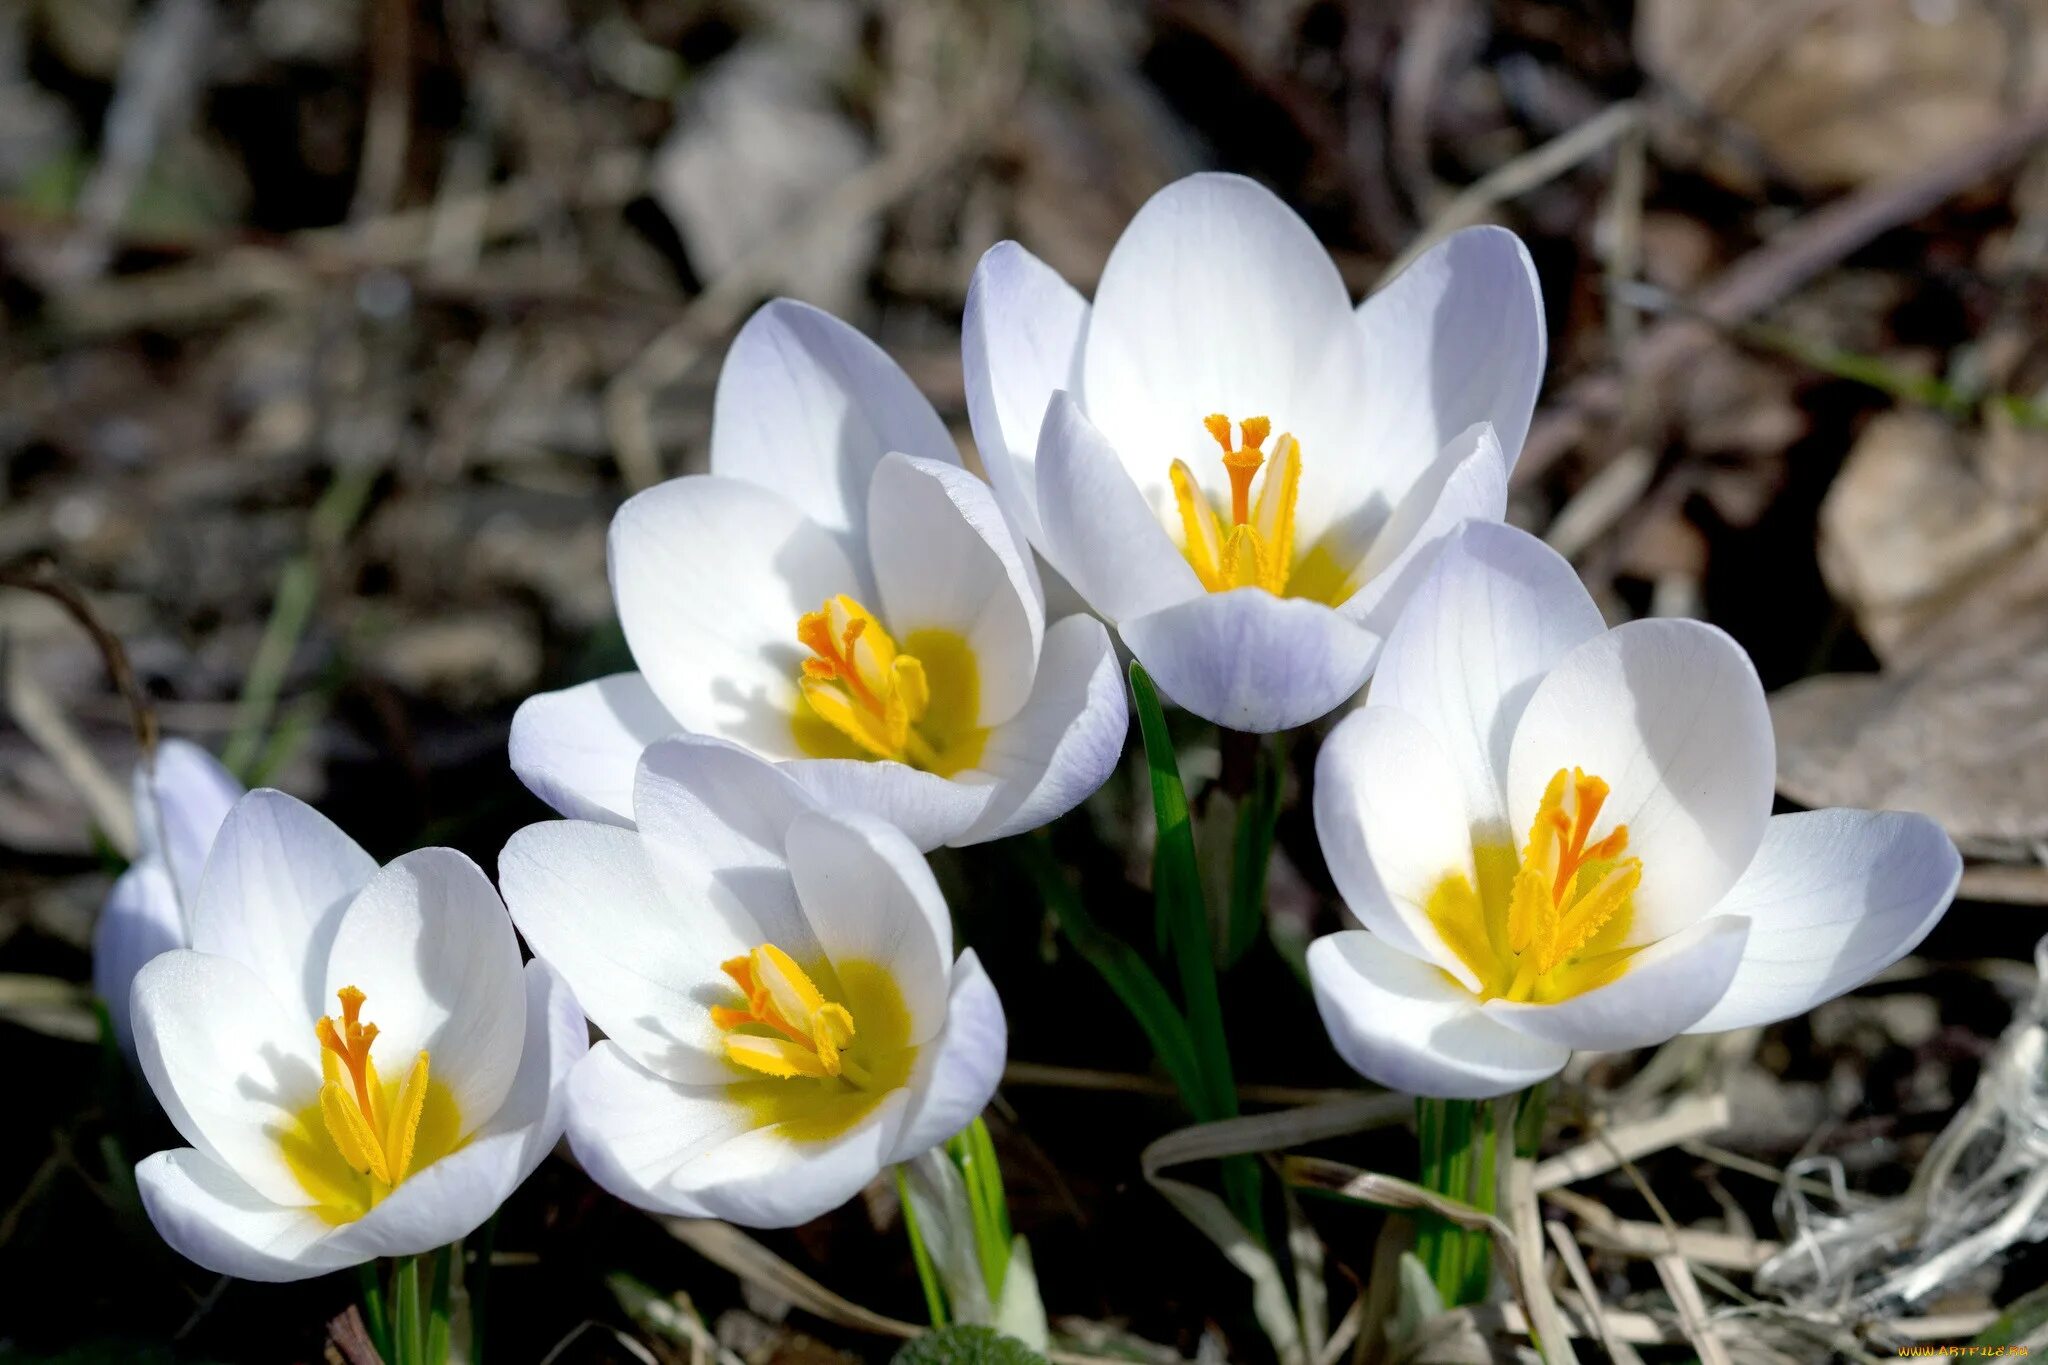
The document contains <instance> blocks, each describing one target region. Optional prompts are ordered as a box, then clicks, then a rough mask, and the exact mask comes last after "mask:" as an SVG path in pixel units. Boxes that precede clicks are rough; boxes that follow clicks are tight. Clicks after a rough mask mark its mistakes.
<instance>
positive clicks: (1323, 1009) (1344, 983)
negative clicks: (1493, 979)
mask: <svg viewBox="0 0 2048 1365" xmlns="http://www.w3.org/2000/svg"><path fill="white" fill-rule="evenodd" d="M1308 976H1309V984H1310V985H1311V986H1312V987H1313V988H1314V990H1315V996H1316V1009H1317V1011H1318V1012H1320V1013H1321V1014H1322V1016H1323V1027H1324V1028H1325V1029H1327V1030H1329V1034H1330V1043H1331V1045H1332V1046H1333V1047H1335V1048H1336V1049H1337V1055H1338V1056H1340V1057H1342V1058H1343V1059H1344V1060H1345V1061H1346V1062H1347V1063H1349V1064H1350V1066H1351V1068H1352V1070H1354V1071H1356V1072H1358V1073H1359V1074H1360V1075H1361V1076H1364V1077H1366V1078H1367V1079H1368V1080H1372V1081H1377V1082H1378V1083H1379V1084H1381V1085H1384V1086H1386V1087H1387V1088H1388V1089H1390V1090H1399V1091H1404V1092H1406V1093H1408V1094H1412V1095H1426V1096H1431V1097H1434V1098H1439V1099H1459V1100H1476V1099H1487V1098H1490V1097H1492V1096H1494V1095H1505V1094H1508V1093H1510V1092H1511V1091H1515V1090H1520V1089H1522V1088H1523V1087H1525V1086H1530V1085H1534V1084H1535V1083H1536V1082H1537V1081H1540V1080H1542V1079H1543V1078H1544V1077H1546V1076H1550V1075H1554V1074H1555V1073H1556V1072H1557V1071H1558V1069H1559V1068H1561V1067H1563V1066H1564V1064H1565V1062H1566V1060H1567V1059H1569V1058H1570V1056H1571V1052H1570V1050H1569V1049H1567V1048H1564V1047H1560V1046H1558V1045H1556V1044H1554V1043H1545V1042H1541V1041H1539V1040H1537V1039H1534V1038H1528V1037H1524V1036H1523V1035H1522V1034H1519V1033H1517V1032H1515V1031H1514V1030H1513V1029H1510V1028H1504V1027H1502V1026H1501V1025H1500V1024H1497V1023H1495V1022H1494V1021H1493V1020H1491V1019H1489V1018H1487V1017H1486V1015H1485V1013H1484V1012H1483V1011H1481V1010H1480V1008H1479V1007H1478V1005H1477V1004H1475V1003H1474V1001H1473V998H1472V997H1471V996H1470V995H1469V994H1467V993H1466V992H1465V991H1463V990H1461V989H1460V988H1459V987H1458V985H1457V984H1456V983H1455V982H1453V981H1451V980H1450V979H1449V978H1447V977H1446V976H1445V975H1444V974H1443V973H1442V972H1441V971H1439V970H1438V969H1437V968H1436V967H1435V966H1433V965H1431V964H1430V963H1427V962H1424V961H1422V960H1420V959H1419V958H1414V957H1410V956H1408V955H1407V954H1406V953H1403V952H1400V951H1399V950H1397V949H1395V948H1393V947H1391V946H1389V945H1388V944H1387V943H1385V942H1384V941H1382V940H1381V939H1380V938H1379V937H1378V936H1377V935H1374V934H1372V933H1369V932H1368V931H1366V930H1364V929H1351V930H1346V931H1345V932H1343V933H1340V934H1331V935H1329V936H1327V937H1325V938H1319V939H1317V940H1316V941H1315V942H1314V943H1311V944H1309V946H1308Z"/></svg>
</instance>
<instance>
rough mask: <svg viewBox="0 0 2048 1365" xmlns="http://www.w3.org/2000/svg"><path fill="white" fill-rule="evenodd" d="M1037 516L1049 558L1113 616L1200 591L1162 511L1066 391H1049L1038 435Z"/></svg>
mask: <svg viewBox="0 0 2048 1365" xmlns="http://www.w3.org/2000/svg"><path fill="white" fill-rule="evenodd" d="M1038 517H1039V522H1040V524H1041V525H1042V526H1043V527H1044V532H1045V554H1046V558H1047V559H1049V560H1051V561H1052V565H1053V567H1054V568H1055V569H1057V570H1058V571H1059V572H1060V574H1061V575H1062V576H1064V577H1065V578H1066V580H1067V581H1068V582H1069V583H1071V584H1072V585H1073V587H1074V590H1075V591H1076V592H1078V593H1080V594H1081V596H1082V597H1083V598H1085V599H1086V600H1087V603H1088V605H1089V606H1091V607H1093V608H1094V609H1095V610H1096V611H1097V612H1099V613H1100V614H1101V615H1103V616H1105V617H1107V618H1108V619H1109V620H1110V621H1112V622H1119V621H1125V620H1129V619H1131V618H1134V617H1139V616H1144V615H1146V614H1148V613H1150V612H1155V611H1159V610H1161V609H1162V608H1165V607H1170V606H1172V605H1173V604H1174V603H1176V602H1184V601H1186V600H1188V599H1189V598H1192V597H1198V596H1200V595H1201V594H1202V582H1201V580H1200V579H1199V578H1197V577H1195V571H1194V569H1193V568H1192V567H1190V566H1189V564H1188V561H1187V559H1186V557H1185V556H1184V555H1182V554H1181V552H1180V550H1179V548H1178V547H1176V546H1175V545H1174V543H1173V538H1172V537H1171V536H1169V535H1167V533H1166V527H1165V525H1164V523H1162V522H1161V521H1160V519H1159V514H1158V513H1157V512H1155V511H1154V510H1153V507H1152V504H1151V503H1149V502H1147V501H1146V499H1145V495H1144V494H1142V493H1140V492H1139V491H1138V485H1137V484H1135V483H1133V482H1131V476H1130V475H1129V474H1128V473H1127V472H1125V470H1124V467H1123V464H1122V462H1121V461H1119V460H1118V459H1117V455H1116V452H1115V451H1114V450H1112V449H1111V448H1110V445H1109V442H1107V441H1105V440H1104V439H1103V437H1102V433H1101V432H1099V431H1097V430H1096V429H1095V427H1094V425H1093V424H1092V423H1091V422H1089V420H1088V418H1087V416H1086V415H1085V414H1084V413H1083V412H1082V411H1081V407H1080V405H1079V404H1078V403H1076V402H1075V401H1074V400H1073V398H1072V397H1071V396H1070V395H1068V394H1066V393H1064V392H1061V393H1055V394H1054V395H1053V396H1052V402H1051V404H1050V405H1049V406H1048V407H1047V408H1046V412H1045V425H1044V428H1043V429H1042V430H1041V431H1040V433H1039V437H1038Z"/></svg>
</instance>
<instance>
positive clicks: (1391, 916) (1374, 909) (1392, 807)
mask: <svg viewBox="0 0 2048 1365" xmlns="http://www.w3.org/2000/svg"><path fill="white" fill-rule="evenodd" d="M1315 819H1316V839H1317V841H1318V842H1319V843H1321V845H1322V849H1323V860H1324V861H1325V862H1326V863H1327V864H1328V865H1329V868H1330V877H1331V879H1332V880H1333V881H1335V882H1336V883H1337V891H1338V893H1339V894H1340V895H1342V896H1343V897H1344V904H1345V905H1347V906H1348V907H1350V910H1351V913H1352V914H1354V915H1356V916H1357V917H1358V920H1359V923H1361V924H1363V925H1364V926H1365V927H1366V928H1367V929H1370V930H1371V931H1372V932H1373V934H1374V935H1375V941H1376V942H1382V943H1385V944H1386V945H1388V946H1389V947H1390V948H1393V949H1396V950H1399V951H1400V952H1403V953H1406V954H1408V955H1409V956H1410V957H1415V958H1422V959H1426V960H1428V961H1431V962H1434V963H1437V964H1438V965H1440V966H1441V967H1442V968H1443V969H1444V970H1445V971H1447V972H1450V973H1451V974H1452V975H1453V976H1455V977H1457V978H1458V980H1460V981H1462V982H1464V983H1465V985H1466V986H1467V987H1469V988H1472V989H1474V990H1476V989H1478V986H1479V979H1478V977H1476V976H1474V975H1473V974H1472V969H1471V968H1470V967H1467V966H1466V965H1465V964H1464V962H1463V961H1461V960H1460V959H1459V957H1458V956H1457V954H1455V953H1453V952H1452V951H1451V950H1450V949H1449V948H1448V947H1447V946H1446V945H1445V944H1444V941H1443V938H1442V936H1441V935H1440V934H1438V933H1437V931H1436V927H1435V926H1434V925H1432V924H1431V923H1430V921H1429V914H1428V910H1427V907H1428V905H1429V901H1430V897H1431V895H1432V894H1433V893H1434V892H1435V890H1436V889H1437V887H1438V886H1439V885H1440V884H1441V883H1442V882H1443V881H1444V879H1445V878H1447V877H1452V876H1462V877H1464V878H1465V880H1466V883H1467V884H1468V885H1472V886H1476V885H1478V873H1477V871H1476V870H1475V868H1474V865H1473V859H1472V832H1471V826H1470V824H1469V823H1468V822H1467V818H1466V814H1465V804H1464V800H1463V795H1462V793H1461V792H1460V790H1459V787H1458V774H1457V770H1456V769H1455V768H1453V767H1452V766H1451V763H1450V760H1449V759H1448V758H1446V757H1445V756H1444V752H1443V749H1442V747H1441V746H1440V745H1438V743H1437V742H1436V740H1435V738H1434V737H1433V736H1431V735H1430V733H1429V731H1428V730H1426V729H1424V728H1423V726H1422V724H1421V722H1419V721H1417V720H1416V719H1415V718H1414V717H1412V716H1410V715H1408V714H1407V713H1406V712H1405V711H1397V710H1395V709H1394V708H1392V707H1388V706H1366V707H1362V708H1360V709H1359V710H1357V711H1353V712H1352V713H1351V714H1350V715H1348V716H1346V717H1345V718H1344V721H1343V723H1342V724H1340V725H1339V726H1338V727H1337V728H1336V729H1334V730H1332V731H1331V732H1330V736H1329V738H1328V739H1326V740H1324V741H1323V750H1322V753H1321V754H1319V755H1317V757H1316V787H1315Z"/></svg>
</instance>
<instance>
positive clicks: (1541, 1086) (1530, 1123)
mask: <svg viewBox="0 0 2048 1365" xmlns="http://www.w3.org/2000/svg"><path fill="white" fill-rule="evenodd" d="M1549 1116H1550V1082H1549V1081H1538V1082H1536V1084H1534V1085H1532V1086H1530V1087H1529V1088H1528V1089H1527V1090H1524V1091H1523V1092H1522V1099H1521V1103H1520V1105H1519V1106H1517V1108H1516V1110H1515V1155H1516V1156H1518V1157H1521V1158H1523V1159H1524V1160H1528V1161H1533V1160H1535V1159H1536V1157H1538V1156H1539V1155H1541V1154H1542V1151H1543V1121H1544V1120H1545V1119H1546V1118H1548V1117H1549Z"/></svg>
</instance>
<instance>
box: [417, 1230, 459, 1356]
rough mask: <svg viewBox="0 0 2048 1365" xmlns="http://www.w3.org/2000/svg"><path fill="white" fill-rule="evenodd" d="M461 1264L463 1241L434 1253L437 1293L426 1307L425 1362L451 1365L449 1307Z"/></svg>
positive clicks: (452, 1243)
mask: <svg viewBox="0 0 2048 1365" xmlns="http://www.w3.org/2000/svg"><path fill="white" fill-rule="evenodd" d="M461 1267H462V1243H461V1242H459V1241H458V1242H451V1243H449V1244H448V1245H447V1246H444V1247H442V1248H441V1249H440V1250H439V1251H437V1252H435V1253H434V1294H433V1298H432V1300H431V1301H430V1302H429V1304H428V1306H427V1354H426V1361H425V1365H448V1339H449V1337H450V1335H451V1331H450V1326H449V1320H448V1307H449V1304H450V1302H451V1301H452V1300H453V1298H454V1294H455V1277H456V1275H457V1274H458V1273H459V1272H460V1270H461Z"/></svg>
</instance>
